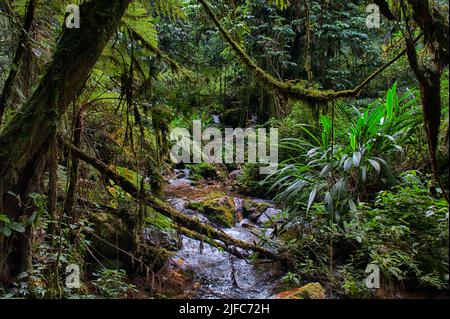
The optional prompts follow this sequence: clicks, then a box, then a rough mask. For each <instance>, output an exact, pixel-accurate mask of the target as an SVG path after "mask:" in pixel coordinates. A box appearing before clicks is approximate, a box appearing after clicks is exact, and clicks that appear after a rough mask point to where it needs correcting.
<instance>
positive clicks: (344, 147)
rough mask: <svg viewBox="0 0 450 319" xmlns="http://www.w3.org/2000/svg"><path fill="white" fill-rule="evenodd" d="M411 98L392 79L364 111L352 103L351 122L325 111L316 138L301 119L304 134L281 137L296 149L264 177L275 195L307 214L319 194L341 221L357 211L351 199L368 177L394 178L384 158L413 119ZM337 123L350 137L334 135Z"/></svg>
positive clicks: (394, 149) (397, 146)
mask: <svg viewBox="0 0 450 319" xmlns="http://www.w3.org/2000/svg"><path fill="white" fill-rule="evenodd" d="M415 102H416V99H415V97H414V95H413V94H412V93H411V92H407V93H406V94H404V95H403V96H401V97H399V96H398V94H397V85H396V84H395V85H394V86H393V87H392V88H391V89H390V90H389V91H388V93H387V97H386V101H385V102H384V103H380V102H378V101H377V102H375V103H373V104H371V105H369V106H368V107H367V108H366V109H365V110H363V111H360V110H357V109H356V108H354V111H355V117H356V119H355V120H352V121H351V124H350V128H341V127H335V124H334V122H333V121H332V120H331V119H330V118H329V117H328V116H322V117H321V118H320V124H321V129H322V131H321V136H320V138H317V137H316V135H315V134H314V133H313V130H312V129H311V127H310V126H307V125H302V130H303V131H304V132H305V135H306V136H307V137H308V138H306V139H305V138H290V139H285V140H283V141H282V143H281V147H282V148H285V149H288V150H290V151H291V152H294V153H297V154H299V155H298V156H295V157H291V158H289V159H288V160H286V161H284V162H283V163H281V165H280V169H279V170H278V171H277V172H275V173H274V174H272V175H271V176H269V177H268V178H267V180H270V181H271V182H273V184H272V186H271V190H276V191H277V195H276V197H275V200H276V201H277V202H278V203H282V204H284V205H285V206H286V208H287V210H288V211H289V212H290V213H294V214H295V213H299V212H306V214H307V213H308V212H309V211H310V209H311V207H312V205H313V203H314V202H316V201H318V200H323V202H324V203H325V205H326V208H327V211H328V213H329V214H330V218H332V220H333V221H334V222H338V223H339V222H340V220H341V216H342V215H343V214H345V213H348V212H354V211H356V207H357V206H356V203H355V202H356V201H357V199H358V197H359V196H361V195H362V194H363V193H364V189H365V186H366V185H367V184H368V183H370V182H373V181H374V180H378V179H379V177H382V181H383V182H394V181H395V178H394V175H393V173H392V171H391V168H390V165H389V164H388V159H389V157H390V156H391V154H393V153H398V152H403V149H402V147H401V146H400V144H401V143H402V142H403V141H404V139H405V138H407V137H408V134H409V132H410V130H411V129H412V128H413V127H414V123H415V122H416V120H417V117H416V116H415V108H414V106H415V105H416V103H415ZM347 115H348V114H347ZM337 129H346V130H348V131H349V132H348V139H341V140H339V139H338V138H335V137H336V131H337Z"/></svg>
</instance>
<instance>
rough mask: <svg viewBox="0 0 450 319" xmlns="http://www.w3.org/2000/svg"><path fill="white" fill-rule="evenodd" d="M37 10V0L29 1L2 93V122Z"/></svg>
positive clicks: (0, 104) (0, 107)
mask: <svg viewBox="0 0 450 319" xmlns="http://www.w3.org/2000/svg"><path fill="white" fill-rule="evenodd" d="M35 10H36V1H35V0H30V1H28V5H27V9H26V15H25V22H24V25H23V29H22V31H21V33H20V38H19V44H18V46H17V50H16V54H15V55H14V58H13V61H12V66H11V70H10V71H9V75H8V78H7V79H6V81H5V85H4V86H3V90H2V94H1V95H0V124H1V123H2V118H3V114H4V113H5V109H6V107H7V104H8V101H9V98H10V96H11V93H12V89H13V86H14V82H15V81H16V78H17V74H18V72H19V69H20V63H21V61H22V57H23V55H24V54H25V52H26V41H27V38H28V33H29V32H30V30H31V26H32V25H33V20H34V13H35Z"/></svg>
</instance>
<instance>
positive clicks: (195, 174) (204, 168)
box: [186, 162, 218, 180]
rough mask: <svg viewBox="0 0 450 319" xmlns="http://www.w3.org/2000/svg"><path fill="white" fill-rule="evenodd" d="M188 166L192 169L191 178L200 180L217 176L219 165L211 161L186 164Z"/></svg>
mask: <svg viewBox="0 0 450 319" xmlns="http://www.w3.org/2000/svg"><path fill="white" fill-rule="evenodd" d="M186 168H188V169H189V170H190V172H191V173H190V175H189V179H191V180H200V179H206V178H211V179H213V178H217V177H218V173H217V167H216V166H215V165H214V164H211V163H204V162H202V163H198V164H190V165H186Z"/></svg>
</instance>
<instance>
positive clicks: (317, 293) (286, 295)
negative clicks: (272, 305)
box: [275, 282, 325, 299]
mask: <svg viewBox="0 0 450 319" xmlns="http://www.w3.org/2000/svg"><path fill="white" fill-rule="evenodd" d="M275 298H276V299H325V290H324V289H323V287H322V285H321V284H319V283H317V282H315V283H309V284H307V285H305V286H303V287H300V288H297V289H292V290H288V291H283V292H280V293H279V294H277V295H276V296H275Z"/></svg>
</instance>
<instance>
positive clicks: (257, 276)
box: [168, 171, 282, 299]
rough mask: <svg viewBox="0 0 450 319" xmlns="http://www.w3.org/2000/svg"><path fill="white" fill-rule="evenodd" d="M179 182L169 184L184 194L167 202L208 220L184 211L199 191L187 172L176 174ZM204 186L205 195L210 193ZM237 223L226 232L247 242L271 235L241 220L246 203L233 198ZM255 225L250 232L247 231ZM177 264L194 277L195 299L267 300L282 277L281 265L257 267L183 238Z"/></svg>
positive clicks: (258, 264)
mask: <svg viewBox="0 0 450 319" xmlns="http://www.w3.org/2000/svg"><path fill="white" fill-rule="evenodd" d="M175 173H176V176H177V178H175V179H172V180H171V181H170V184H171V187H174V188H178V189H181V190H183V192H180V193H181V194H182V195H178V196H179V197H177V196H174V195H176V193H177V192H173V193H172V195H171V197H169V198H168V200H169V201H170V202H171V203H172V204H173V205H174V206H175V208H176V209H178V210H179V211H180V212H183V213H185V214H187V215H190V216H197V217H199V218H200V219H203V220H206V218H205V217H204V216H202V215H200V214H198V213H197V212H194V211H189V210H186V209H185V204H186V202H187V201H189V200H190V198H189V195H190V194H192V193H193V192H194V190H196V187H194V186H192V185H191V183H190V181H189V172H188V171H176V172H175ZM208 187H210V188H213V186H208V185H207V186H205V188H206V189H205V191H206V193H207V192H208V191H209V189H208ZM234 203H235V205H236V214H237V220H240V221H239V222H238V223H237V224H236V225H235V226H234V227H232V228H224V229H223V231H224V232H226V233H227V234H228V235H230V236H232V237H234V238H236V239H240V240H243V241H247V242H257V241H258V238H257V236H256V235H254V234H253V233H254V232H255V231H264V232H267V233H270V232H271V230H270V229H264V230H263V229H261V228H259V227H258V226H257V225H253V224H252V223H251V222H250V221H249V220H247V219H243V218H242V212H243V207H242V205H243V199H242V198H240V197H238V196H236V197H234ZM246 225H252V226H251V229H248V227H244V226H246ZM173 261H174V263H176V264H177V265H178V266H179V267H182V268H183V269H184V270H189V271H191V272H193V273H194V274H195V280H196V281H197V282H199V283H200V288H199V289H198V290H197V291H196V294H195V296H194V298H199V299H211V298H229V299H237V298H240V299H264V298H269V297H270V296H272V295H273V290H274V288H275V286H276V284H277V283H278V282H279V279H280V277H281V275H282V269H281V267H280V265H278V264H276V263H273V262H265V263H258V262H252V261H250V260H245V259H240V258H238V257H235V256H233V255H231V254H229V253H227V252H223V251H219V250H218V249H217V248H214V247H211V246H209V245H208V244H204V245H203V244H202V243H200V242H199V241H198V240H194V239H191V238H188V237H185V236H183V245H182V248H181V249H180V250H179V251H178V253H177V254H176V256H175V257H174V258H173Z"/></svg>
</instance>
